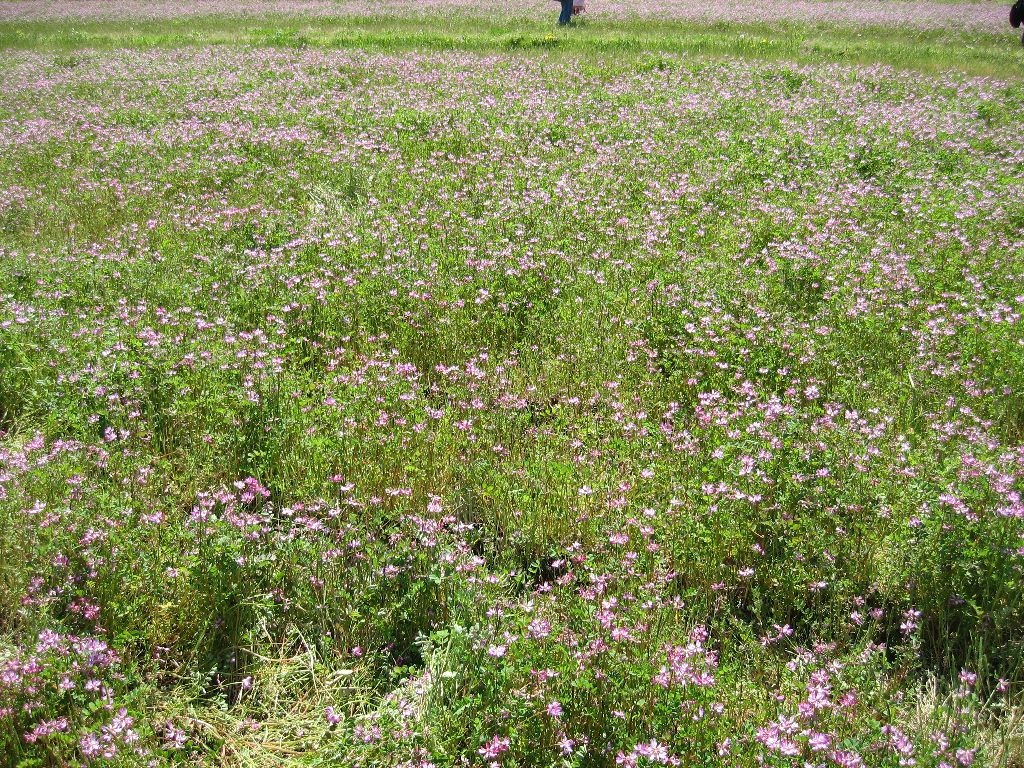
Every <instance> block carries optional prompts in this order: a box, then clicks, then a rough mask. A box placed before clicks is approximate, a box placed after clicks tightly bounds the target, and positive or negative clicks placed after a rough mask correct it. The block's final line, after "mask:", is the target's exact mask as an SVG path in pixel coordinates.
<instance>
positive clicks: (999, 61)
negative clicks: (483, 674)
mask: <svg viewBox="0 0 1024 768" xmlns="http://www.w3.org/2000/svg"><path fill="white" fill-rule="evenodd" d="M183 45H184V46H206V45H257V46H259V45H270V46H282V47H302V46H312V47H321V48H348V49H367V50H382V51H388V50H417V49H423V50H469V51H478V52H495V51H497V52H507V51H510V50H513V51H514V50H531V49H543V50H558V51H565V52H567V53H594V54H623V55H630V54H636V53H641V52H665V53H674V54H686V55H691V56H697V57H722V56H742V57H753V58H763V59H770V60H792V61H797V62H801V63H822V62H841V63H845V64H875V63H878V64H888V65H891V66H895V67H901V68H909V69H916V70H922V71H926V72H943V71H949V70H950V69H952V70H959V71H963V72H966V73H968V74H974V75H984V76H993V77H1004V78H1016V77H1018V76H1019V75H1020V73H1021V71H1022V69H1021V65H1022V62H1024V50H1022V49H1021V46H1020V44H1019V41H1018V40H1017V38H1016V37H1015V36H1014V34H1013V32H1012V30H1010V29H1009V27H1008V28H1007V33H1006V34H1005V35H993V34H986V33H961V32H954V31H944V30H938V31H918V30H898V29H891V28H884V27H863V28H857V27H850V26H842V25H826V24H814V25H807V24H797V23H773V24H772V25H770V26H767V25H762V24H740V23H725V22H714V23H686V22H676V21H599V22H591V21H583V22H581V23H579V24H578V25H577V26H576V28H574V29H572V30H558V29H557V28H554V27H553V26H552V25H551V24H550V23H549V22H548V21H547V20H545V21H538V20H536V19H530V18H523V19H519V20H513V21H507V20H506V21H503V22H501V23H494V22H489V21H486V20H481V19H479V18H474V17H458V16H456V17H454V18H451V17H449V18H446V19H445V20H444V22H443V23H438V22H437V21H436V20H433V19H430V18H428V17H422V16H411V17H402V16H398V17H396V16H393V15H382V16H378V17H354V18H345V17H336V18H334V17H327V18H317V19H302V18H296V17H294V16H276V17H275V16H273V15H267V16H260V17H258V18H254V17H248V16H246V17H237V18H224V17H217V16H212V17H211V16H199V17H196V18H189V19H185V20H163V21H147V20H136V21H131V22H126V21H80V20H79V21H52V22H51V21H46V22H41V21H39V22H3V23H0V48H7V49H41V50H75V49H80V48H121V47H126V48H160V47H164V48H168V47H177V46H183Z"/></svg>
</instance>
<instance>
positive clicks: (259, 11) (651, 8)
mask: <svg viewBox="0 0 1024 768" xmlns="http://www.w3.org/2000/svg"><path fill="white" fill-rule="evenodd" d="M591 5H592V14H593V15H594V16H596V17H597V18H598V19H599V20H620V21H621V20H638V19H662V20H670V21H680V20H685V21H691V22H736V23H746V24H763V25H766V26H772V25H775V24H779V23H786V22H818V23H825V24H829V25H835V24H846V25H854V26H865V25H868V26H879V27H894V26H896V27H909V28H911V29H918V30H970V31H978V32H987V33H993V32H1004V31H1005V30H1006V28H1007V6H1006V4H1005V3H1000V2H996V0H917V1H916V2H910V1H909V0H858V2H856V3H840V2H837V0H763V2H760V3H757V4H756V5H751V4H750V3H747V2H743V1H742V0H716V2H714V3H702V2H698V1H697V0H603V1H602V2H600V3H591ZM552 7H553V6H552V3H551V0H516V2H509V3H496V4H488V5H482V4H481V3H479V2H475V0H390V1H389V2H387V3H379V2H373V0H233V1H232V2H228V0H194V1H193V2H190V3H184V2H181V0H77V1H76V2H68V1H67V0H0V19H6V20H23V21H24V20H43V19H49V20H66V21H67V20H97V19H107V20H120V19H124V18H126V17H127V18H130V19H133V20H143V19H150V20H156V19H161V20H171V19H182V18H195V17H201V16H210V15H217V16H225V15H226V16H243V17H260V16H263V15H266V14H282V15H285V16H296V17H299V18H310V17H320V18H332V17H377V18H379V17H399V18H409V17H419V18H420V19H421V20H422V21H423V23H424V24H428V25H429V24H431V23H432V22H434V23H436V22H437V21H438V20H443V19H445V18H447V17H451V16H471V17H477V18H494V17H498V18H504V19H509V18H511V19H518V20H522V19H529V18H535V17H537V16H541V15H544V14H547V15H548V16H550V15H551V13H552ZM588 13H591V11H588Z"/></svg>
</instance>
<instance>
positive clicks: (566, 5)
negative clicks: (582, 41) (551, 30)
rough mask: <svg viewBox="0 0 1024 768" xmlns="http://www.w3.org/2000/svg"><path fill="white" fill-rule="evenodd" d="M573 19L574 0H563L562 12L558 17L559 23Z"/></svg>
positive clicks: (563, 23)
mask: <svg viewBox="0 0 1024 768" xmlns="http://www.w3.org/2000/svg"><path fill="white" fill-rule="evenodd" d="M570 21H572V0H562V13H561V14H560V15H559V17H558V23H559V24H562V25H565V24H568V23H569V22H570Z"/></svg>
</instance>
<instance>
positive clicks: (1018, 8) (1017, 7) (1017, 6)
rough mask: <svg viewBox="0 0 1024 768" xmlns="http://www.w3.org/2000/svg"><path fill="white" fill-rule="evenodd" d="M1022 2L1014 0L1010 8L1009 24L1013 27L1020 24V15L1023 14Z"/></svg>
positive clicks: (1023, 4) (1015, 27)
mask: <svg viewBox="0 0 1024 768" xmlns="http://www.w3.org/2000/svg"><path fill="white" fill-rule="evenodd" d="M1022 6H1024V3H1022V2H1019V1H1018V2H1016V3H1014V4H1013V7H1012V8H1010V26H1011V27H1013V28H1014V29H1017V27H1019V26H1020V23H1021V20H1022V16H1024V7H1022Z"/></svg>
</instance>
